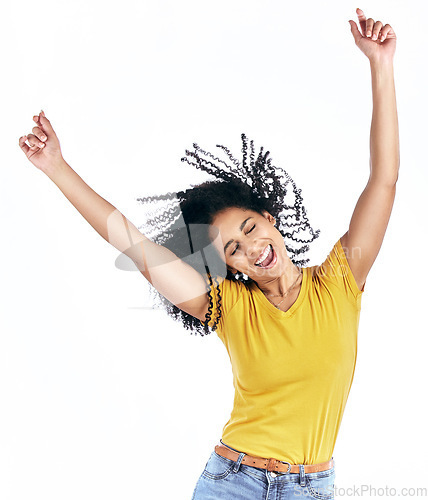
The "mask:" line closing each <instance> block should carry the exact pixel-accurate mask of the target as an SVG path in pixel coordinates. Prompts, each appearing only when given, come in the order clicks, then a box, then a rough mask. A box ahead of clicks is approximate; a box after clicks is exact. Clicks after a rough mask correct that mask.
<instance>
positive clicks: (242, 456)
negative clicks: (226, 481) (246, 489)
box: [233, 453, 245, 472]
mask: <svg viewBox="0 0 428 500" xmlns="http://www.w3.org/2000/svg"><path fill="white" fill-rule="evenodd" d="M244 457H245V453H240V454H239V457H238V460H237V461H236V463H235V465H234V466H233V472H238V471H239V467H240V466H241V462H242V459H243V458H244Z"/></svg>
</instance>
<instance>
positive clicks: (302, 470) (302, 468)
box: [299, 464, 306, 486]
mask: <svg viewBox="0 0 428 500" xmlns="http://www.w3.org/2000/svg"><path fill="white" fill-rule="evenodd" d="M299 479H300V486H305V485H306V478H305V466H304V465H302V464H299Z"/></svg>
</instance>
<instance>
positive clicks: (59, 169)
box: [44, 157, 71, 184]
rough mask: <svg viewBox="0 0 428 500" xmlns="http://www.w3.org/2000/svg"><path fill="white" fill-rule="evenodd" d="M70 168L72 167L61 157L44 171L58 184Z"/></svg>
mask: <svg viewBox="0 0 428 500" xmlns="http://www.w3.org/2000/svg"><path fill="white" fill-rule="evenodd" d="M70 168H71V167H70V165H69V164H68V163H67V162H66V161H65V160H64V158H62V157H61V158H59V159H58V160H55V161H53V162H52V163H50V164H49V166H48V167H47V168H46V169H45V170H44V173H45V174H46V175H47V176H48V177H49V179H50V180H51V181H53V182H54V183H55V184H57V183H58V180H59V179H60V177H61V176H62V175H63V173H64V172H66V171H67V170H68V169H70Z"/></svg>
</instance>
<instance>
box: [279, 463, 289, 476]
mask: <svg viewBox="0 0 428 500" xmlns="http://www.w3.org/2000/svg"><path fill="white" fill-rule="evenodd" d="M278 462H281V463H282V464H287V465H288V470H287V471H285V472H282V473H281V474H289V473H290V471H291V464H290V462H283V461H282V460H278Z"/></svg>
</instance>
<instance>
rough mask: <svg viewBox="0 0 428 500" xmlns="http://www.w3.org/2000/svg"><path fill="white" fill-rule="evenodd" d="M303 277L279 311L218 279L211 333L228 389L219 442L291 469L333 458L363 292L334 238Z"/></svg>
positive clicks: (255, 291)
mask: <svg viewBox="0 0 428 500" xmlns="http://www.w3.org/2000/svg"><path fill="white" fill-rule="evenodd" d="M302 272H303V276H302V286H301V289H300V292H299V296H298V298H297V300H296V301H295V302H294V304H293V305H292V306H291V307H290V308H289V309H288V311H286V312H284V311H280V310H279V309H277V308H275V307H274V306H273V305H272V304H271V303H270V302H269V301H268V299H267V298H266V296H265V295H264V294H263V292H262V291H261V290H260V289H259V288H258V287H257V285H256V284H255V283H252V284H251V285H249V286H248V287H247V286H246V285H245V284H243V283H240V282H233V281H231V280H227V279H224V280H223V281H222V282H221V283H220V285H219V286H220V291H221V297H222V305H221V307H222V318H221V319H220V321H219V324H218V327H217V334H218V336H219V338H220V339H221V340H222V342H223V343H224V345H225V347H226V349H227V352H228V354H229V357H230V361H231V364H232V372H233V384H234V388H235V397H234V402H233V410H232V412H231V416H230V419H229V421H228V422H227V423H226V425H225V426H224V428H223V433H222V441H223V442H224V443H225V444H226V445H229V446H231V447H232V448H235V449H237V450H239V451H242V452H244V453H247V454H248V455H255V456H259V457H265V458H271V457H272V458H276V459H278V460H283V461H287V462H289V463H290V464H314V463H320V462H325V461H327V460H329V459H330V458H331V457H332V456H333V449H334V445H335V442H336V438H337V433H338V430H339V427H340V423H341V420H342V416H343V412H344V409H345V404H346V401H347V398H348V394H349V391H350V388H351V384H352V380H353V377H354V369H355V362H356V356H357V332H358V324H359V316H360V309H361V296H362V293H363V291H364V286H363V289H362V290H359V288H358V285H357V283H356V281H355V278H354V276H353V274H352V271H351V269H350V267H349V264H348V261H347V259H346V255H345V253H344V250H343V248H342V245H341V243H340V239H339V240H338V241H337V242H336V244H335V245H334V247H333V249H332V250H331V252H330V253H329V255H328V256H327V258H326V260H325V261H324V262H323V263H322V264H321V265H319V266H312V267H306V268H302ZM364 285H365V284H364ZM213 295H214V294H213ZM213 298H214V299H215V295H214V297H213ZM215 309H216V301H215V300H214V306H213V312H215ZM210 324H212V323H210Z"/></svg>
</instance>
